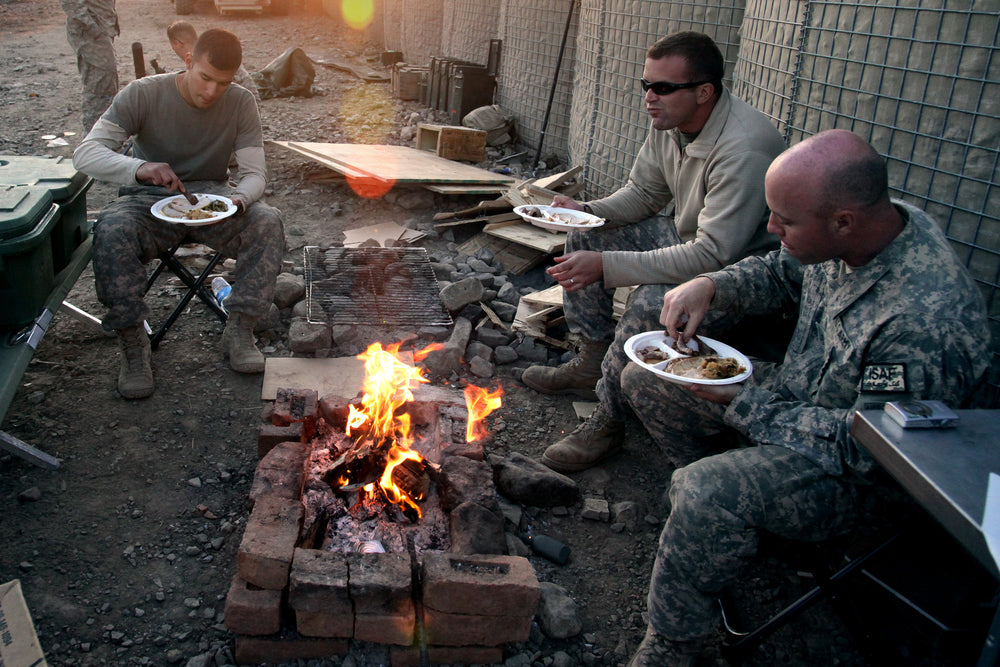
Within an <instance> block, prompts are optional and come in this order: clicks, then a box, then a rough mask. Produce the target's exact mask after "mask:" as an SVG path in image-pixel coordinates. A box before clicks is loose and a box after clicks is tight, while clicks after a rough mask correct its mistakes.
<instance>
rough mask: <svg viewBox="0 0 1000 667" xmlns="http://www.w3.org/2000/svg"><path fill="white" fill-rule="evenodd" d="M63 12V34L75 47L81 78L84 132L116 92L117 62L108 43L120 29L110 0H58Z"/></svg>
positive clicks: (112, 45) (92, 124)
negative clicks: (64, 23)
mask: <svg viewBox="0 0 1000 667" xmlns="http://www.w3.org/2000/svg"><path fill="white" fill-rule="evenodd" d="M61 2H62V7H63V11H65V12H66V38H67V39H68V40H69V45H70V46H72V47H73V50H74V51H76V68H77V70H79V72H80V79H81V80H82V81H83V97H82V99H81V103H80V113H81V117H82V121H83V130H84V132H90V128H92V127H93V126H94V123H95V122H97V119H98V118H100V117H101V114H102V113H104V110H105V109H107V108H108V106H109V105H110V104H111V100H112V98H114V96H115V95H116V94H117V93H118V64H117V62H116V61H115V47H114V44H113V43H112V42H113V40H114V38H115V37H117V36H118V35H119V34H120V33H119V30H118V14H117V13H116V12H115V2H114V0H61Z"/></svg>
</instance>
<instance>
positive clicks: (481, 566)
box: [422, 551, 541, 645]
mask: <svg viewBox="0 0 1000 667" xmlns="http://www.w3.org/2000/svg"><path fill="white" fill-rule="evenodd" d="M422 560H423V604H424V607H429V608H431V609H434V610H437V611H441V612H448V613H453V614H473V615H482V616H527V617H529V618H530V617H531V616H533V615H534V613H535V609H536V608H537V607H538V600H539V598H540V597H541V588H540V587H539V584H538V578H537V577H536V576H535V570H534V568H532V567H531V563H530V562H528V560H527V559H526V558H522V557H520V556H499V555H498V556H479V555H461V556H460V555H456V554H449V553H443V552H432V551H426V552H424V554H423V556H422ZM467 643H468V644H469V645H472V644H476V643H479V642H467Z"/></svg>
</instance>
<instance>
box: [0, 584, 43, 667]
mask: <svg viewBox="0 0 1000 667" xmlns="http://www.w3.org/2000/svg"><path fill="white" fill-rule="evenodd" d="M0 665H3V667H47V665H48V663H47V662H45V654H44V653H42V647H41V646H40V645H39V643H38V636H37V635H36V634H35V626H34V624H33V623H32V622H31V614H29V613H28V605H26V604H25V603H24V596H23V595H22V594H21V582H20V580H18V579H14V580H12V581H8V582H7V583H5V584H0Z"/></svg>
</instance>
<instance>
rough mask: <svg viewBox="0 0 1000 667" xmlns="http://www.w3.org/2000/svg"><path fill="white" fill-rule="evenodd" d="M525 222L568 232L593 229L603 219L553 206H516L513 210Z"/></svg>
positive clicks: (601, 222) (600, 223) (599, 224)
mask: <svg viewBox="0 0 1000 667" xmlns="http://www.w3.org/2000/svg"><path fill="white" fill-rule="evenodd" d="M514 213H517V214H518V215H519V216H521V217H522V218H523V219H524V220H526V221H527V222H530V223H531V224H533V225H535V226H536V227H541V228H542V229H548V230H550V231H553V232H568V231H570V230H573V229H580V230H586V229H594V228H596V227H600V226H601V225H603V224H604V218H598V217H597V216H596V215H591V214H590V213H584V212H583V211H574V210H573V209H571V208H556V207H555V206H535V205H531V204H528V205H525V206H518V207H516V208H515V209H514Z"/></svg>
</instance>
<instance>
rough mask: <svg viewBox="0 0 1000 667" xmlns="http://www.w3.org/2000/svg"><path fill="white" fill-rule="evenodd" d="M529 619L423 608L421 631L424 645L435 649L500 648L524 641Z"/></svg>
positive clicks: (526, 636) (529, 629)
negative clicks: (425, 641) (459, 647)
mask: <svg viewBox="0 0 1000 667" xmlns="http://www.w3.org/2000/svg"><path fill="white" fill-rule="evenodd" d="M531 617H532V615H531V614H529V615H527V616H476V615H473V614H448V613H445V612H441V611H436V610H434V609H428V608H427V607H424V631H425V632H426V633H427V643H428V644H434V645H435V646H500V645H502V644H506V643H507V642H523V641H525V640H526V639H527V638H528V635H529V634H530V633H531Z"/></svg>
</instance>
